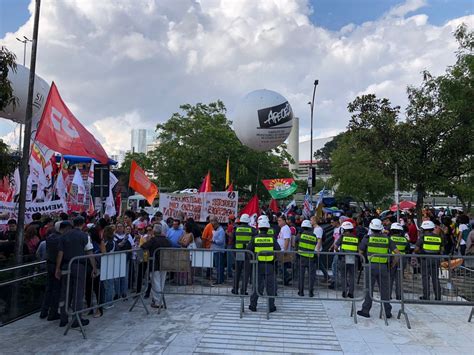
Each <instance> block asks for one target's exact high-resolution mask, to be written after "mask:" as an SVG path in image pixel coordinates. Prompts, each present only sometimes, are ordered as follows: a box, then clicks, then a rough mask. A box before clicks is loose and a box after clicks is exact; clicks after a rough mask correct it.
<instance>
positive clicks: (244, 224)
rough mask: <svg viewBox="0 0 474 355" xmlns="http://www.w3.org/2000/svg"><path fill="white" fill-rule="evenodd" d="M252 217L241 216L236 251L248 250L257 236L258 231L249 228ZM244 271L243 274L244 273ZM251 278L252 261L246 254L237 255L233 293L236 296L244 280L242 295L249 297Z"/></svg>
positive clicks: (235, 235) (235, 234) (236, 238)
mask: <svg viewBox="0 0 474 355" xmlns="http://www.w3.org/2000/svg"><path fill="white" fill-rule="evenodd" d="M249 223H250V217H249V215H248V214H246V213H244V214H243V215H242V216H240V221H239V223H238V224H237V226H236V228H235V230H234V243H235V244H234V249H237V250H246V249H247V245H248V243H250V241H251V240H252V237H253V236H255V235H256V234H257V231H256V230H255V229H254V228H252V227H251V226H249ZM242 271H243V273H242ZM249 277H250V260H249V258H248V255H247V254H245V253H238V252H237V253H236V269H235V278H234V287H233V288H232V291H231V292H232V293H233V294H234V295H236V294H237V293H238V290H239V283H240V279H241V278H242V279H243V280H242V287H241V288H240V294H241V295H247V285H248V283H249Z"/></svg>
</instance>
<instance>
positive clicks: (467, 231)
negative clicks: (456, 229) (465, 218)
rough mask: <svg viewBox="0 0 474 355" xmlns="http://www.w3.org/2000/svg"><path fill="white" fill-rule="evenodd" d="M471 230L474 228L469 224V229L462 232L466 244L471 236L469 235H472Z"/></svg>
mask: <svg viewBox="0 0 474 355" xmlns="http://www.w3.org/2000/svg"><path fill="white" fill-rule="evenodd" d="M471 230H472V226H471V225H470V224H467V229H465V230H463V231H462V235H461V237H462V239H463V240H464V241H465V242H467V236H468V235H469V233H471Z"/></svg>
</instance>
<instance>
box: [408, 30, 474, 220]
mask: <svg viewBox="0 0 474 355" xmlns="http://www.w3.org/2000/svg"><path fill="white" fill-rule="evenodd" d="M455 37H456V39H457V41H458V43H459V49H458V51H457V60H456V63H455V64H454V65H453V66H451V67H448V69H447V71H446V73H445V74H444V75H441V76H438V77H433V76H432V75H431V74H430V73H429V72H424V77H423V82H422V84H421V85H420V87H409V88H408V100H409V104H408V107H407V121H406V122H405V123H403V124H402V125H401V130H400V135H401V136H402V137H403V139H404V140H405V142H407V144H406V145H405V146H403V147H402V149H401V153H402V155H403V157H404V158H405V159H404V164H403V165H402V168H403V170H402V176H404V177H405V178H407V179H408V180H409V181H412V182H413V183H414V184H415V190H416V192H417V195H418V198H417V210H418V211H419V210H420V209H421V207H422V205H423V198H424V196H425V195H426V191H436V190H442V191H446V192H448V193H450V192H452V191H456V190H457V191H458V193H461V195H464V194H463V192H462V191H463V190H466V191H469V189H464V188H463V187H462V186H458V185H459V184H463V183H464V182H463V181H472V174H473V173H474V140H473V139H472V137H473V136H474V119H473V117H474V102H473V101H474V100H473V99H472V98H473V97H474V54H473V47H474V33H473V32H472V31H470V32H468V30H467V27H466V26H464V25H461V26H460V27H458V29H457V30H456V32H455ZM454 186H456V187H454ZM453 187H454V188H453ZM458 187H459V188H458ZM467 196H469V193H468V194H467ZM471 196H472V194H471ZM471 198H472V197H471Z"/></svg>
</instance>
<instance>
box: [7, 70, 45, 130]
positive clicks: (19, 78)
mask: <svg viewBox="0 0 474 355" xmlns="http://www.w3.org/2000/svg"><path fill="white" fill-rule="evenodd" d="M8 79H9V80H10V81H11V83H12V88H13V95H15V96H16V97H17V98H18V103H17V105H16V107H15V109H13V105H9V106H7V107H6V108H5V110H4V111H0V117H3V118H6V119H8V120H12V121H15V122H18V123H25V115H26V103H27V101H28V84H29V80H30V70H29V69H28V68H26V67H24V66H23V65H19V64H17V70H16V73H15V72H13V71H12V70H9V71H8ZM48 92H49V84H48V83H47V82H46V81H45V80H43V79H42V78H41V77H39V76H38V75H36V76H35V86H34V91H33V125H32V130H33V133H34V131H35V130H36V127H37V124H38V121H39V119H40V118H41V114H42V113H43V108H44V104H45V102H46V98H47V97H48Z"/></svg>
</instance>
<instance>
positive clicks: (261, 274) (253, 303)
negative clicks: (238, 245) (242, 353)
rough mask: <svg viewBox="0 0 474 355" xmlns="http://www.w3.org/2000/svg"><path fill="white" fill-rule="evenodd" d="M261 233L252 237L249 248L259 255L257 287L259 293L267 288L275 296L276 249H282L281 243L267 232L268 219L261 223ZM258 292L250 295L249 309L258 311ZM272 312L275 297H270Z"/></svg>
mask: <svg viewBox="0 0 474 355" xmlns="http://www.w3.org/2000/svg"><path fill="white" fill-rule="evenodd" d="M259 228H260V233H259V234H258V235H257V236H256V237H254V238H252V241H251V242H250V243H249V244H248V246H247V249H248V250H250V251H252V252H254V253H256V254H258V253H260V254H258V256H257V273H258V276H257V279H258V284H257V289H258V293H259V294H263V289H264V288H266V290H267V295H268V296H274V295H275V293H276V284H275V264H274V261H275V254H274V251H275V250H280V245H279V244H278V242H277V241H276V240H275V238H273V237H271V236H270V235H268V234H267V232H268V229H269V228H270V223H269V222H268V220H265V219H262V220H261V221H260V223H259ZM257 301H258V294H257V291H256V290H254V291H253V293H252V295H251V296H250V306H249V309H250V310H251V311H252V312H256V311H257ZM268 302H269V308H270V312H275V311H276V307H275V298H269V299H268Z"/></svg>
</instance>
